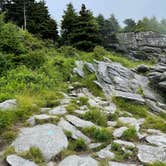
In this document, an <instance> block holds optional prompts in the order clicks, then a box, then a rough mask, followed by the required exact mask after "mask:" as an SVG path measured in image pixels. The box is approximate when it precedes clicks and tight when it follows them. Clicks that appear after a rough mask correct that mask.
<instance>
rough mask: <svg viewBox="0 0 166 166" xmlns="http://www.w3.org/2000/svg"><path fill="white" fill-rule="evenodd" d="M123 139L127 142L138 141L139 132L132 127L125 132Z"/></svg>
mask: <svg viewBox="0 0 166 166" xmlns="http://www.w3.org/2000/svg"><path fill="white" fill-rule="evenodd" d="M121 138H123V139H124V140H127V141H136V140H137V139H138V137H137V131H136V129H135V127H130V128H128V129H127V130H125V131H124V132H123V134H122V137H121Z"/></svg>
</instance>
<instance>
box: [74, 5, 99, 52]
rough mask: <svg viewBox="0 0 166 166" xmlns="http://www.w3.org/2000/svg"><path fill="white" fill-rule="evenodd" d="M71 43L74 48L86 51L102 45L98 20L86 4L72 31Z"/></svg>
mask: <svg viewBox="0 0 166 166" xmlns="http://www.w3.org/2000/svg"><path fill="white" fill-rule="evenodd" d="M71 42H72V45H73V46H74V47H76V48H78V49H80V50H84V51H92V50H93V48H94V47H95V46H96V45H99V44H100V43H101V41H100V38H99V28H98V24H97V22H96V19H95V18H94V17H93V14H92V12H90V11H89V10H87V9H86V6H85V5H84V4H83V5H82V8H81V11H80V13H79V16H78V19H77V23H75V25H74V28H73V30H72V34H71Z"/></svg>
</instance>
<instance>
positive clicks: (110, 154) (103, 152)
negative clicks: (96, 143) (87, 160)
mask: <svg viewBox="0 0 166 166" xmlns="http://www.w3.org/2000/svg"><path fill="white" fill-rule="evenodd" d="M110 149H111V145H108V146H107V147H106V148H104V149H101V150H100V151H99V152H97V153H96V154H97V156H98V157H99V158H101V159H105V158H109V159H113V158H114V157H115V154H114V153H113V152H111V151H110Z"/></svg>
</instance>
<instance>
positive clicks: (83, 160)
mask: <svg viewBox="0 0 166 166" xmlns="http://www.w3.org/2000/svg"><path fill="white" fill-rule="evenodd" d="M58 166H98V162H97V161H96V160H95V159H93V158H91V157H89V156H87V157H79V156H76V155H73V156H69V157H67V158H65V159H64V160H63V161H61V162H60V163H59V165H58Z"/></svg>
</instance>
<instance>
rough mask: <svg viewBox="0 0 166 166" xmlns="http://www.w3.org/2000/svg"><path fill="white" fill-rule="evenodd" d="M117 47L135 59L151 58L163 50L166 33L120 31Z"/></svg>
mask: <svg viewBox="0 0 166 166" xmlns="http://www.w3.org/2000/svg"><path fill="white" fill-rule="evenodd" d="M117 38H118V41H119V44H118V47H117V49H119V50H122V51H125V52H127V53H130V55H131V56H132V57H134V58H136V59H152V58H154V57H159V56H160V54H162V53H164V52H165V48H166V35H162V34H159V33H155V32H139V33H134V32H130V33H120V34H118V35H117Z"/></svg>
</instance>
